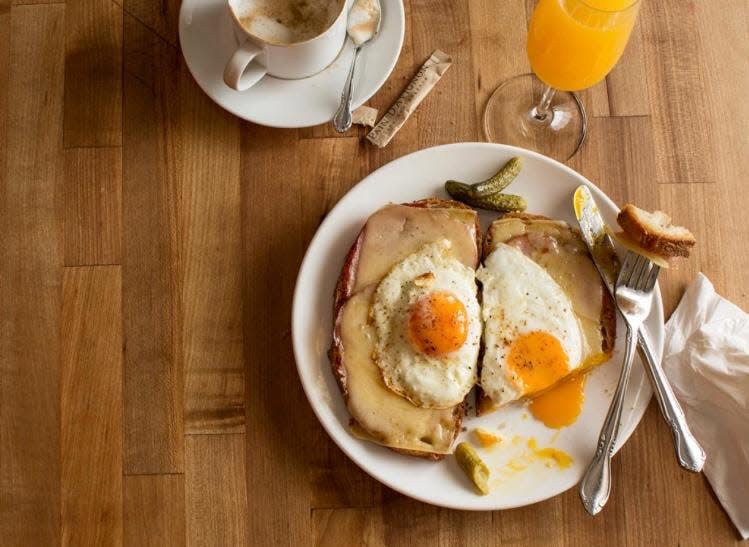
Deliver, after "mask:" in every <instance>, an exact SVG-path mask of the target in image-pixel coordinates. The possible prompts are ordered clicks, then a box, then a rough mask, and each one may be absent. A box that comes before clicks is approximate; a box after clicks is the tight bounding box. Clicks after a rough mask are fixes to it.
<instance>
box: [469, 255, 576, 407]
mask: <svg viewBox="0 0 749 547" xmlns="http://www.w3.org/2000/svg"><path fill="white" fill-rule="evenodd" d="M476 277H477V279H478V280H479V281H480V282H481V284H482V287H483V288H482V312H481V314H482V320H483V322H484V356H483V359H482V363H481V388H482V389H483V391H484V392H485V393H486V394H487V395H488V396H489V397H490V398H491V400H492V402H493V403H494V404H495V405H497V406H501V405H503V404H506V403H509V402H511V401H514V400H516V399H519V398H520V397H522V396H524V395H527V394H528V392H527V389H526V387H525V386H524V384H523V381H522V379H521V378H520V377H518V375H517V374H516V373H515V372H514V371H513V370H512V368H511V367H510V366H508V364H507V359H508V355H509V352H510V348H511V347H512V344H513V342H514V341H515V340H516V339H517V338H518V337H520V336H523V335H525V334H528V333H531V332H535V331H542V332H546V333H548V334H550V335H552V336H554V337H555V338H557V339H558V340H559V342H560V343H561V345H562V348H563V349H564V352H565V353H566V354H567V357H568V359H569V366H570V371H572V370H574V369H576V368H578V367H579V366H580V363H581V357H582V355H583V352H584V350H585V348H584V345H585V339H584V338H583V335H582V330H581V326H580V321H579V319H578V318H577V316H576V315H575V313H574V311H573V307H572V303H571V301H570V299H569V298H568V296H567V295H566V294H565V292H564V291H563V290H562V288H561V287H560V286H559V285H558V284H557V283H556V281H554V279H552V278H551V276H550V275H549V274H548V273H547V272H546V270H544V269H543V268H542V267H541V266H539V265H538V264H536V263H535V262H534V261H533V260H531V259H530V258H528V257H527V256H525V255H524V254H523V253H522V252H521V251H519V250H518V249H516V248H514V247H511V246H509V245H506V244H504V243H500V244H498V245H497V247H496V248H495V250H494V251H493V252H492V253H491V254H490V255H489V256H488V257H486V259H485V260H484V265H483V266H482V267H481V268H479V270H478V272H477V273H476Z"/></svg>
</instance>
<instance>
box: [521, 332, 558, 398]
mask: <svg viewBox="0 0 749 547" xmlns="http://www.w3.org/2000/svg"><path fill="white" fill-rule="evenodd" d="M507 364H508V365H509V367H510V368H511V369H512V371H513V372H514V373H515V374H517V375H518V377H519V378H520V380H521V381H522V382H523V393H524V394H526V395H528V394H531V393H536V392H538V391H541V390H542V389H546V388H547V387H549V386H551V385H552V384H554V383H555V382H556V381H557V380H559V379H560V378H561V377H563V376H564V375H565V374H567V371H568V370H569V359H568V358H567V354H566V353H565V351H564V348H562V343H561V342H560V341H559V340H558V339H557V338H556V337H555V336H552V335H551V334H549V333H548V332H543V331H533V332H530V333H528V334H524V335H523V336H520V337H519V338H516V339H515V341H514V342H513V343H512V346H510V352H509V355H508V356H507Z"/></svg>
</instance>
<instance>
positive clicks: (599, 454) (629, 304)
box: [580, 251, 660, 515]
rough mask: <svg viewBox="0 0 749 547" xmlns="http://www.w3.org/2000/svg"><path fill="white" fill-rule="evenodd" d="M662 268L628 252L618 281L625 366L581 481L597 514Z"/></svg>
mask: <svg viewBox="0 0 749 547" xmlns="http://www.w3.org/2000/svg"><path fill="white" fill-rule="evenodd" d="M659 271H660V268H659V267H658V266H656V265H655V264H653V263H652V262H651V261H650V260H648V259H647V258H645V257H644V256H642V255H639V254H637V253H633V252H632V251H628V252H627V255H626V257H625V258H624V264H622V269H621V271H620V272H619V277H618V278H617V280H616V288H615V291H614V294H615V300H616V306H617V308H618V309H619V311H620V312H621V314H622V317H623V318H624V323H625V324H626V325H627V338H626V344H625V350H624V365H623V366H622V371H621V374H620V375H619V383H618V384H617V386H616V391H615V392H614V398H613V399H612V401H611V406H610V407H609V411H608V414H606V420H605V421H604V422H603V427H602V428H601V434H600V437H599V438H598V448H597V449H596V453H595V455H594V456H593V459H592V460H591V462H590V464H589V465H588V469H587V470H586V471H585V475H584V476H583V480H582V482H581V483H580V498H581V499H582V502H583V505H584V506H585V509H586V510H587V511H588V513H590V514H591V515H595V514H597V513H598V512H599V511H600V510H601V509H603V506H604V505H606V502H607V501H608V499H609V494H610V493H611V456H612V454H613V452H614V446H615V445H616V439H617V436H618V434H619V424H620V421H621V417H622V408H623V406H624V395H625V393H626V391H627V384H628V383H629V376H630V373H631V372H632V361H633V359H634V356H635V350H636V349H637V338H638V334H639V332H640V327H641V326H642V323H643V321H645V318H646V317H647V316H648V315H650V306H651V304H652V301H653V289H654V288H655V281H656V279H657V278H658V272H659Z"/></svg>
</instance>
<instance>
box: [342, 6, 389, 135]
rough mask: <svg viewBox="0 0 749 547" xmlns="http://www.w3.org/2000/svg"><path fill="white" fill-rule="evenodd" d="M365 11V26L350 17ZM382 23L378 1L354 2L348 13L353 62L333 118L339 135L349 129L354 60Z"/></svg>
mask: <svg viewBox="0 0 749 547" xmlns="http://www.w3.org/2000/svg"><path fill="white" fill-rule="evenodd" d="M357 9H360V10H365V11H366V13H367V15H368V16H370V17H371V19H370V21H371V23H370V22H369V21H368V22H367V25H366V26H365V25H363V24H362V23H361V21H359V20H357V18H356V17H352V14H354V12H355V10H357ZM381 22H382V8H381V7H380V0H354V5H353V6H352V7H351V11H349V20H348V28H347V32H348V35H349V38H351V40H352V42H353V43H354V46H355V48H354V60H353V61H352V62H351V69H350V70H349V72H348V76H347V77H346V83H345V84H344V86H343V93H341V104H340V106H339V107H338V110H337V111H336V113H335V116H334V117H333V125H334V126H335V130H336V131H338V132H339V133H344V132H345V131H348V130H349V129H351V99H352V97H351V95H352V87H353V86H352V82H353V80H354V73H355V72H356V60H357V59H358V57H359V52H360V51H361V48H362V47H363V46H364V45H365V44H367V43H368V42H369V41H371V40H372V38H374V37H375V36H377V33H378V32H380V23H381Z"/></svg>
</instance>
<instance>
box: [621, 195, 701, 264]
mask: <svg viewBox="0 0 749 547" xmlns="http://www.w3.org/2000/svg"><path fill="white" fill-rule="evenodd" d="M616 220H617V222H618V223H619V226H621V228H622V230H624V233H625V234H626V235H627V236H629V238H630V239H632V240H633V241H634V242H635V243H636V244H637V245H639V246H640V247H642V248H643V249H645V250H646V251H650V252H651V253H655V254H657V255H659V256H662V257H664V258H674V257H677V256H683V257H688V256H689V251H690V249H691V248H692V247H694V245H695V243H697V240H696V239H695V237H694V235H693V234H692V232H690V231H689V230H687V229H686V228H684V227H682V226H674V225H673V224H671V217H670V216H668V215H667V214H666V213H664V212H663V211H653V212H652V213H649V212H648V211H645V210H643V209H640V208H639V207H635V206H634V205H632V204H630V203H628V204H627V205H625V206H624V207H622V210H621V211H620V212H619V215H618V216H617V217H616Z"/></svg>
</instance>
